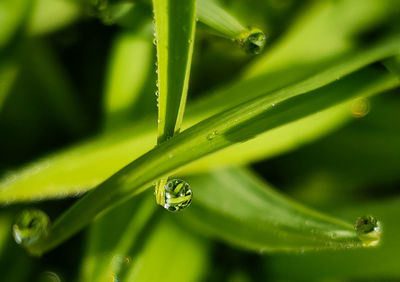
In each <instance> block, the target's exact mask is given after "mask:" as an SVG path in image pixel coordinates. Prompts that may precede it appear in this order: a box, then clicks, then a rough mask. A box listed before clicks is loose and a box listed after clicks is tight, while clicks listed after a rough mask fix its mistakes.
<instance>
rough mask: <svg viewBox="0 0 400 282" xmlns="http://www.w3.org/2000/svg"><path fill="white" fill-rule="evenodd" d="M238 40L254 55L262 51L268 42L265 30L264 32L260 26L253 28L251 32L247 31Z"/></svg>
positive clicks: (244, 48) (247, 51)
mask: <svg viewBox="0 0 400 282" xmlns="http://www.w3.org/2000/svg"><path fill="white" fill-rule="evenodd" d="M240 37H241V38H240V39H239V40H238V42H239V45H240V46H241V47H242V48H243V50H244V51H245V52H246V53H248V54H252V55H257V54H260V53H261V52H262V50H263V49H264V47H265V43H266V39H267V38H266V36H265V34H264V32H262V31H261V30H260V29H258V28H252V29H251V30H250V31H249V32H246V33H245V34H243V35H242V36H240Z"/></svg>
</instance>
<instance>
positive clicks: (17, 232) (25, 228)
mask: <svg viewBox="0 0 400 282" xmlns="http://www.w3.org/2000/svg"><path fill="white" fill-rule="evenodd" d="M49 225H50V220H49V218H48V216H47V215H46V214H45V213H44V212H42V211H41V210H37V209H31V210H24V211H22V212H21V213H20V214H19V215H18V216H17V219H16V220H15V223H14V224H13V226H12V231H13V236H14V239H15V242H17V243H18V244H20V245H25V246H29V245H31V244H32V243H34V242H36V241H37V240H39V239H40V238H42V237H44V236H47V233H48V229H49Z"/></svg>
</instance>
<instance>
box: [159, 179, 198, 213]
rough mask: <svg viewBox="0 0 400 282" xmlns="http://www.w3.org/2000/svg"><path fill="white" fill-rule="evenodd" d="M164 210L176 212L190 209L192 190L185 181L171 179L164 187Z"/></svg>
mask: <svg viewBox="0 0 400 282" xmlns="http://www.w3.org/2000/svg"><path fill="white" fill-rule="evenodd" d="M164 188H165V192H164V199H165V204H164V208H165V209H167V210H169V211H171V212H176V211H180V210H183V209H184V208H186V207H188V206H189V205H190V203H191V202H192V190H190V186H189V184H188V183H186V182H185V181H183V180H180V179H171V180H169V181H168V182H167V184H165V186H164Z"/></svg>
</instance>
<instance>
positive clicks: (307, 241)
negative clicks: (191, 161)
mask: <svg viewBox="0 0 400 282" xmlns="http://www.w3.org/2000/svg"><path fill="white" fill-rule="evenodd" d="M187 181H188V182H189V183H190V184H191V187H192V188H193V190H194V191H196V194H195V197H196V198H195V199H196V200H195V201H193V206H192V207H191V208H190V209H189V210H188V211H187V212H185V213H182V214H181V215H179V216H180V219H181V220H182V221H183V223H184V224H185V226H192V227H193V228H195V229H196V230H199V231H201V232H202V233H204V234H205V235H208V236H212V237H215V238H218V239H220V240H223V241H226V242H229V243H232V244H234V245H237V246H239V247H241V248H246V249H251V250H255V251H259V252H260V251H261V252H275V251H292V252H296V251H297V252H301V251H306V250H320V249H341V248H352V247H361V246H362V245H363V242H362V241H361V240H360V239H359V238H358V236H357V234H356V232H355V231H354V228H353V225H352V224H349V223H347V222H344V221H341V220H339V219H337V218H334V217H329V216H327V215H323V214H321V213H318V212H316V211H314V210H311V209H309V208H306V207H305V206H302V205H300V204H298V203H296V202H294V201H292V200H289V199H288V198H286V197H284V196H283V195H281V194H279V193H278V192H276V191H275V190H274V189H272V188H271V187H270V186H269V185H267V184H266V183H265V182H264V181H262V180H261V179H259V178H257V177H256V176H255V175H254V174H252V173H251V172H250V171H246V170H244V169H240V168H230V169H225V170H216V171H214V172H211V173H208V174H207V173H205V174H200V175H196V176H192V177H188V178H187ZM356 218H357V217H355V218H354V219H353V221H354V222H355V220H356Z"/></svg>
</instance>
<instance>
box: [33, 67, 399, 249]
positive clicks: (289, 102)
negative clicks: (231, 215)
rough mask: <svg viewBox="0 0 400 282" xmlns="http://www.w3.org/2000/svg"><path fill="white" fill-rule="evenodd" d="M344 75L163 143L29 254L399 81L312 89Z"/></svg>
mask: <svg viewBox="0 0 400 282" xmlns="http://www.w3.org/2000/svg"><path fill="white" fill-rule="evenodd" d="M344 69H346V68H344ZM342 71H343V69H340V70H339V69H336V70H333V71H329V72H328V73H329V75H328V73H326V74H325V76H324V75H318V76H316V77H313V78H311V79H309V80H308V81H305V82H303V83H299V84H297V85H293V86H291V87H289V88H287V89H282V90H279V91H277V92H276V93H271V94H270V95H268V96H262V97H260V98H258V99H255V100H252V101H249V102H248V103H246V104H242V105H239V106H238V107H234V108H232V109H230V110H227V111H225V112H223V113H220V114H218V115H215V116H213V117H211V118H208V119H206V120H204V121H202V122H200V123H198V124H196V125H195V126H192V127H191V128H189V129H187V130H185V131H184V132H182V133H181V134H178V135H176V136H175V137H174V138H172V139H170V140H169V141H167V142H164V143H162V144H161V145H159V146H157V147H156V148H154V149H153V150H151V151H149V152H148V153H146V154H145V155H143V156H141V157H140V158H138V159H136V160H135V161H133V162H132V163H130V164H129V165H127V166H126V167H124V168H123V169H121V170H120V171H118V172H117V173H116V174H114V175H113V176H112V177H110V178H109V179H107V180H106V181H105V182H103V183H102V184H100V185H99V187H98V188H97V189H95V190H93V191H92V192H91V193H89V194H88V195H86V196H85V197H83V198H82V199H80V200H79V201H78V202H77V203H76V204H75V205H73V206H72V207H71V208H70V209H69V210H68V211H66V212H65V213H64V214H63V215H62V216H61V217H59V218H58V219H57V220H56V221H55V223H54V225H53V227H52V231H51V232H50V234H49V236H48V237H46V238H43V240H39V241H37V242H36V243H34V244H33V245H31V246H30V248H29V250H30V251H31V252H33V253H42V252H44V251H47V250H49V249H51V248H54V247H55V246H57V245H58V244H60V243H61V242H63V241H64V240H65V239H67V238H68V237H70V236H71V235H73V234H74V233H76V232H77V231H79V230H81V229H82V228H83V227H84V226H85V225H86V224H88V223H89V222H90V221H91V220H92V219H93V218H94V217H95V216H96V215H97V214H98V213H100V212H101V211H102V210H104V209H106V208H108V207H110V206H112V205H115V204H117V203H118V202H120V201H122V200H127V198H129V197H132V196H134V195H136V194H138V193H140V192H142V191H143V190H145V189H147V188H149V186H150V185H151V184H152V183H154V181H155V180H157V179H159V178H161V177H164V176H166V175H168V174H170V173H172V172H173V171H176V170H177V169H178V168H180V167H181V166H183V165H186V164H188V163H190V162H192V161H194V160H196V159H199V158H201V157H203V156H205V155H207V154H210V153H213V152H216V151H218V150H221V149H223V148H226V147H228V146H230V145H232V144H234V143H238V142H243V141H246V140H249V139H251V138H254V137H255V136H257V134H259V133H261V132H264V131H267V130H269V129H272V128H275V127H277V126H279V125H282V124H285V123H287V122H290V121H294V120H297V119H299V118H301V117H304V116H307V115H309V114H312V113H316V112H318V111H321V110H323V109H326V108H329V107H331V106H333V105H336V104H340V103H343V102H345V101H348V100H350V99H352V98H354V97H356V96H358V95H360V93H359V91H360V88H359V87H358V86H357V85H358V83H359V82H360V81H362V82H364V87H365V88H364V89H363V90H364V91H365V92H364V93H363V94H364V95H369V94H371V93H374V91H376V88H381V87H383V86H384V87H387V88H391V87H394V86H396V85H398V83H399V82H398V80H397V78H395V77H393V76H391V75H390V74H388V73H387V72H386V71H382V70H380V69H378V70H375V69H364V70H361V71H358V72H356V73H354V74H352V75H349V76H348V77H346V78H344V79H343V80H344V81H345V80H347V83H346V86H347V87H343V86H341V87H340V88H339V89H338V87H339V86H340V83H339V82H336V83H332V84H329V85H328V86H327V87H326V88H325V89H324V88H322V89H323V92H322V93H321V89H317V90H314V91H312V90H313V87H318V86H320V85H321V83H322V81H323V80H326V81H329V80H332V77H331V76H332V75H333V77H337V74H338V73H341V72H342ZM333 79H334V78H333ZM374 80H375V81H374ZM372 81H373V83H372ZM366 82H369V83H371V84H368V83H366ZM381 89H382V88H381Z"/></svg>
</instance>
